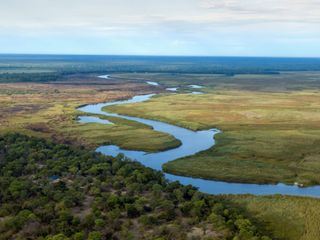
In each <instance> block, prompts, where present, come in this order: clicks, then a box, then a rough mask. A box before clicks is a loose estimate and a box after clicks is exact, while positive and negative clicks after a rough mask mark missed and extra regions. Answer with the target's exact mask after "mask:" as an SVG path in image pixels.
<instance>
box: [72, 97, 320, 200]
mask: <svg viewBox="0 0 320 240" xmlns="http://www.w3.org/2000/svg"><path fill="white" fill-rule="evenodd" d="M153 96H154V94H149V95H141V96H135V97H133V98H131V99H129V100H124V101H115V102H107V103H100V104H90V105H86V106H83V107H80V108H79V109H78V110H80V111H82V112H85V113H89V114H101V115H105V116H111V117H119V118H123V119H127V120H132V121H137V122H140V123H143V124H146V125H149V126H151V127H152V128H153V129H154V130H156V131H160V132H164V133H168V134H170V135H172V136H174V137H175V138H177V139H178V140H180V141H181V143H182V144H181V145H180V146H179V147H177V148H174V149H170V150H167V151H162V152H157V153H145V152H142V151H132V150H125V149H121V148H119V147H118V146H116V145H108V146H101V147H99V148H97V150H96V151H97V152H101V153H103V154H106V155H111V156H117V155H118V154H120V153H122V154H124V155H125V156H127V157H129V158H131V159H134V160H136V161H139V162H140V163H142V164H143V165H145V166H147V167H150V168H153V169H155V170H162V165H163V164H164V163H166V162H170V161H173V160H175V159H178V158H182V157H186V156H190V155H193V154H196V153H198V152H200V151H204V150H207V149H209V148H211V147H212V146H214V144H215V140H214V136H215V135H216V134H218V133H219V132H220V131H219V130H218V129H210V130H204V131H191V130H188V129H185V128H182V127H178V126H175V125H171V124H168V123H164V122H160V121H154V120H149V119H143V118H138V117H131V116H125V115H119V114H116V113H111V112H106V111H103V110H102V108H104V107H106V106H111V105H121V104H129V103H138V102H144V101H147V100H149V99H150V98H151V97H153ZM80 120H81V122H82V123H100V124H112V123H111V122H109V121H107V120H102V119H99V118H97V117H80ZM137 140H138V139H137ZM243 174H245V169H244V172H243ZM165 177H166V178H167V179H169V180H171V181H180V183H182V184H184V185H189V184H190V185H193V186H195V187H197V188H198V189H199V190H200V191H202V192H204V193H209V194H254V195H271V194H286V195H296V196H312V197H320V186H314V187H306V188H300V187H298V186H294V185H293V186H292V185H285V184H281V183H279V184H276V185H272V184H261V185H260V184H244V183H228V182H222V181H214V180H204V179H199V178H192V177H183V176H176V175H172V174H167V173H165Z"/></svg>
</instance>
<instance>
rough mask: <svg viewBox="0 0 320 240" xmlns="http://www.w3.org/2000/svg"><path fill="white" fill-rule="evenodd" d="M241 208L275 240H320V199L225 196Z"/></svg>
mask: <svg viewBox="0 0 320 240" xmlns="http://www.w3.org/2000/svg"><path fill="white" fill-rule="evenodd" d="M226 198H227V199H230V200H231V202H233V203H236V204H239V205H240V206H241V207H244V208H245V209H246V210H247V211H248V212H249V213H250V214H251V215H252V216H253V217H254V218H255V219H257V221H259V222H260V224H262V225H264V226H265V229H266V230H267V231H270V232H272V233H273V235H274V237H275V239H282V240H316V239H320V221H319V219H320V201H319V199H312V198H303V197H288V196H280V195H279V196H265V197H264V196H261V197H257V196H228V197H226Z"/></svg>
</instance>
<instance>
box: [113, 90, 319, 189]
mask: <svg viewBox="0 0 320 240" xmlns="http://www.w3.org/2000/svg"><path fill="white" fill-rule="evenodd" d="M319 96H320V95H319V92H318V91H316V90H303V91H290V92H276V93H271V92H261V91H244V90H219V91H218V90H217V91H213V92H210V93H208V94H204V95H192V94H173V95H163V96H159V97H156V98H153V99H151V100H150V101H148V102H145V103H138V104H131V105H122V106H112V107H110V108H109V110H111V111H115V112H117V113H121V114H128V115H132V116H139V117H145V118H150V119H157V120H161V121H165V122H169V123H173V124H176V125H180V126H183V127H186V128H189V129H193V130H199V129H210V128H214V127H217V128H219V129H221V130H222V133H221V134H219V135H218V136H217V145H216V146H215V147H214V148H212V149H210V150H208V151H205V152H202V153H198V154H196V155H195V156H191V157H187V158H184V159H179V160H176V161H173V162H170V163H167V164H166V165H165V166H164V169H165V170H166V171H168V172H171V173H175V174H179V175H186V176H195V177H201V178H209V179H219V180H224V181H232V182H253V183H277V182H284V183H289V184H293V183H295V182H298V183H300V184H303V185H314V184H319V183H320V177H319V176H320V175H319V173H320V163H319V161H318V159H319V156H320V148H319V146H320V145H319V142H320V137H319V136H320V134H319V133H320V121H319V119H320V111H319V109H320V97H319ZM243 169H246V174H243Z"/></svg>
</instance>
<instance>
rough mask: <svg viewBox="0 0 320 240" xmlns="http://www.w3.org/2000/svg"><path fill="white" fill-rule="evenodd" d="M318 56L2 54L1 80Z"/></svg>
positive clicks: (291, 65) (262, 69)
mask: <svg viewBox="0 0 320 240" xmlns="http://www.w3.org/2000/svg"><path fill="white" fill-rule="evenodd" d="M319 70H320V59H316V58H305V59H303V58H242V57H147V56H144V57H143V56H140V57H139V56H71V55H69V56H68V55H0V82H21V81H23V82H27V81H28V82H44V81H47V82H48V81H56V80H61V78H63V77H65V76H68V75H70V74H81V73H104V74H105V73H108V74H110V73H146V72H149V73H170V74H174V75H175V74H179V73H184V74H186V73H193V74H201V75H202V74H223V75H226V76H233V75H234V74H270V75H276V74H278V73H279V72H280V71H319Z"/></svg>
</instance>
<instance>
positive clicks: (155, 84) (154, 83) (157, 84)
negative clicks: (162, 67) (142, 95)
mask: <svg viewBox="0 0 320 240" xmlns="http://www.w3.org/2000/svg"><path fill="white" fill-rule="evenodd" d="M147 83H148V84H149V85H152V86H159V83H157V82H151V81H147Z"/></svg>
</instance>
